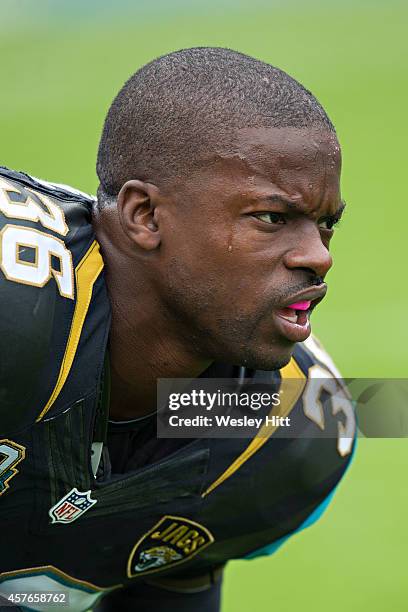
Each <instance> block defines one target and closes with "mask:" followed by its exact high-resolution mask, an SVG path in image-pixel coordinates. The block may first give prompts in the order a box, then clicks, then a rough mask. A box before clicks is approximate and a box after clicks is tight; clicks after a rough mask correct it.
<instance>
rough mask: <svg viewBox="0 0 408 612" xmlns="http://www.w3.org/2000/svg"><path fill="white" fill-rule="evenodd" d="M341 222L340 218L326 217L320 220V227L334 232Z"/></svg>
mask: <svg viewBox="0 0 408 612" xmlns="http://www.w3.org/2000/svg"><path fill="white" fill-rule="evenodd" d="M339 221H340V218H339V217H326V218H325V219H320V221H319V227H320V229H325V230H332V229H334V226H335V225H337V223H338V222H339Z"/></svg>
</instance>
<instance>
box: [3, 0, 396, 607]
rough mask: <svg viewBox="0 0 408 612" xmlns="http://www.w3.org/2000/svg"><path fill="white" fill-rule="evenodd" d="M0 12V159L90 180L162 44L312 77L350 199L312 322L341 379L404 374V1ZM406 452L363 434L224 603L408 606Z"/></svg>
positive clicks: (112, 5) (168, 0)
mask: <svg viewBox="0 0 408 612" xmlns="http://www.w3.org/2000/svg"><path fill="white" fill-rule="evenodd" d="M0 11H1V22H2V25H1V34H0V69H1V72H0V74H1V79H2V80H1V85H2V86H1V96H0V111H1V112H0V164H1V165H6V166H9V167H11V168H14V169H17V170H24V171H26V172H28V173H31V174H34V175H35V176H38V177H42V178H44V179H47V180H51V181H56V182H62V183H68V184H71V185H72V186H74V187H76V188H79V189H82V190H84V191H88V192H92V193H95V190H96V187H97V178H96V174H95V159H96V150H97V145H98V140H99V135H100V132H101V128H102V123H103V119H104V116H105V113H106V111H107V109H108V106H109V104H110V102H111V101H112V98H113V97H114V95H115V94H116V93H117V91H118V90H119V88H120V87H121V86H122V84H123V83H124V81H125V80H126V79H127V78H128V77H129V76H130V75H131V74H132V73H133V72H134V71H135V70H137V69H138V68H139V67H140V66H141V65H143V64H144V63H146V62H147V61H150V60H151V59H153V58H155V57H157V56H159V55H162V54H164V53H167V52H169V51H174V50H176V49H180V48H183V47H190V46H223V47H230V48H233V49H236V50H239V51H242V52H244V53H248V54H250V55H253V56H255V57H258V58H260V59H262V60H264V61H267V62H269V63H271V64H273V65H276V66H278V67H280V68H282V69H284V70H285V71H287V72H288V73H289V74H291V75H292V76H294V77H295V78H296V79H298V80H299V81H300V82H301V83H302V84H304V85H305V86H306V87H307V88H308V89H310V90H311V91H312V92H313V93H314V94H315V95H316V97H317V98H318V99H319V100H320V102H321V103H322V104H323V106H324V107H325V109H326V110H327V111H328V114H329V116H330V117H331V119H332V121H333V122H334V124H335V126H336V128H337V131H338V135H339V139H340V142H341V144H342V149H343V181H342V187H343V197H344V198H345V200H346V202H347V203H348V209H347V213H346V215H345V217H344V221H342V223H341V226H340V228H339V230H338V232H337V234H336V236H335V238H334V240H333V252H334V257H335V266H334V268H333V270H332V272H331V273H330V276H329V278H328V281H329V293H328V297H327V298H326V300H325V302H324V305H322V306H321V307H320V309H318V312H317V313H316V314H315V315H314V331H315V332H316V333H317V335H318V337H320V339H321V340H322V342H323V344H324V345H325V346H326V348H328V349H329V351H330V353H331V354H332V355H333V357H334V359H335V360H336V362H337V364H338V365H339V367H340V369H341V371H342V372H343V374H344V376H348V377H371V378H374V377H381V378H385V377H388V378H397V377H404V376H405V377H406V376H407V369H408V368H407V365H408V358H407V355H406V347H407V340H408V331H407V329H408V326H406V325H405V320H406V313H407V309H406V305H407V300H408V291H407V272H406V265H407V257H406V252H405V246H406V242H407V239H406V231H407V227H408V207H407V203H406V199H407V198H406V194H405V189H406V165H407V154H406V149H407V121H406V107H407V91H408V83H407V58H408V43H407V35H406V32H407V29H406V26H407V17H408V7H407V5H406V3H403V2H402V1H401V2H398V1H396V0H388V1H385V0H383V1H380V0H370V1H368V0H367V1H365V0H356V1H354V2H352V1H351V0H343V1H342V2H335V1H334V0H325V1H323V0H321V1H318V0H316V1H310V2H308V1H307V0H286V1H285V2H284V1H283V0H269V1H268V2H266V1H261V0H250V1H248V0H247V1H239V0H205V1H203V0H196V1H194V0H189V1H188V0H150V3H149V4H147V3H145V2H142V1H139V0H134V1H133V2H132V1H130V0H128V1H125V0H116V1H115V2H108V1H107V0H87V2H83V1H82V0H69V1H68V0H64V1H63V0H52V1H51V0H49V1H45V0H0ZM384 410H385V411H386V410H387V406H386V405H384ZM407 463H408V445H407V441H406V439H394V440H392V439H388V440H380V439H361V440H360V441H359V448H358V450H357V455H356V458H355V461H354V464H353V465H352V467H351V468H350V470H349V472H348V474H347V476H346V478H345V480H344V482H343V483H342V484H341V486H340V488H339V490H338V493H337V496H336V498H335V501H334V503H333V505H332V507H330V508H329V510H328V511H327V513H326V514H325V515H324V517H323V518H322V519H321V521H319V523H317V525H315V526H314V527H312V528H311V529H309V530H306V531H304V532H302V533H301V534H299V535H297V536H296V537H294V538H292V539H291V540H290V542H289V543H288V544H287V545H286V546H285V547H283V548H282V549H281V550H280V551H279V552H278V553H277V554H276V555H275V556H273V557H270V558H263V559H260V560H256V561H235V562H232V563H230V565H229V567H228V570H227V572H226V581H225V588H224V598H223V608H222V610H223V612H242V611H246V610H256V611H259V612H264V611H269V610H271V611H274V612H286V611H289V612H292V611H295V610H296V611H297V610H304V611H305V612H309V611H310V612H327V610H330V612H340V611H343V610H344V609H345V608H347V609H349V610H353V611H354V610H355V611H366V610H367V611H369V612H377V611H378V612H380V611H381V612H383V610H384V609H385V608H386V607H387V608H389V609H390V610H393V612H403V611H404V612H406V610H407V609H408V603H407V600H408V576H407V574H408V570H407V564H406V554H405V553H406V551H407V549H408V529H407V526H406V522H407V516H408V489H407V484H406V480H407V478H406V466H407ZM231 511H233V509H231Z"/></svg>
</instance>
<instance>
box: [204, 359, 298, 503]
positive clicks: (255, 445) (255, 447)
mask: <svg viewBox="0 0 408 612" xmlns="http://www.w3.org/2000/svg"><path fill="white" fill-rule="evenodd" d="M280 374H281V377H282V382H281V386H280V390H279V394H282V395H283V397H282V401H281V403H280V405H279V407H278V412H277V414H276V415H275V416H278V417H286V416H288V415H289V414H290V413H291V411H292V410H293V408H294V407H295V404H296V402H297V401H298V399H299V398H300V396H301V395H302V393H303V389H304V388H305V385H306V376H305V374H304V373H303V372H302V370H301V369H300V367H299V366H298V364H297V363H296V361H295V359H294V358H293V357H292V359H291V360H290V362H289V363H288V365H286V366H285V367H284V368H282V369H281V370H280ZM294 379H296V380H298V381H299V382H298V384H294ZM272 411H273V409H272ZM272 411H271V412H270V413H269V416H271V415H272ZM278 427H279V425H273V426H269V425H265V424H264V425H263V426H262V427H261V429H260V430H259V432H258V433H257V435H256V436H255V438H254V439H253V440H251V442H250V444H249V445H248V446H247V448H246V449H245V450H244V452H243V453H241V454H240V455H239V457H237V458H236V459H235V461H233V462H232V463H231V465H230V466H229V467H228V468H227V469H226V470H225V472H223V473H222V474H221V475H220V476H219V477H218V478H217V480H215V481H214V482H213V483H212V484H211V485H210V486H209V487H208V488H207V489H206V490H205V491H204V493H202V497H205V496H206V495H208V494H209V493H211V492H212V491H214V489H215V488H216V487H218V486H219V485H220V484H222V483H223V482H225V481H226V480H227V479H228V478H229V477H230V476H232V475H233V474H234V473H235V472H236V471H237V470H239V468H240V467H241V466H242V465H243V464H244V463H245V462H246V461H248V459H250V458H251V457H252V456H253V455H254V454H255V453H256V452H258V451H259V449H260V448H262V446H263V445H264V444H265V443H266V442H267V441H268V440H269V438H270V437H271V436H272V435H273V434H274V433H275V431H276V430H277V429H278Z"/></svg>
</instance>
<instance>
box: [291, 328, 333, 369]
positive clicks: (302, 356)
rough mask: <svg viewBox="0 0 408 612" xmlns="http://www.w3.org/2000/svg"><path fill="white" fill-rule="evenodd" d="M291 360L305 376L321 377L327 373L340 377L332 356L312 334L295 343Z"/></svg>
mask: <svg viewBox="0 0 408 612" xmlns="http://www.w3.org/2000/svg"><path fill="white" fill-rule="evenodd" d="M293 361H294V363H295V364H296V366H297V367H298V368H300V370H301V371H302V372H303V374H305V375H306V376H307V377H310V376H314V377H316V378H319V377H321V378H323V377H325V376H327V375H329V376H331V377H333V378H337V379H341V374H340V372H339V370H338V368H337V366H336V364H335V362H334V360H333V358H332V357H331V355H330V354H329V353H328V351H327V350H326V349H325V348H324V346H323V345H322V343H321V342H320V340H318V338H316V336H314V335H311V336H309V338H308V339H307V340H305V342H301V343H298V344H297V345H296V348H295V350H294V353H293Z"/></svg>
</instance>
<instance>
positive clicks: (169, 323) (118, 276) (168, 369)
mask: <svg viewBox="0 0 408 612" xmlns="http://www.w3.org/2000/svg"><path fill="white" fill-rule="evenodd" d="M96 233H97V238H98V241H99V242H100V244H101V248H102V252H103V256H104V261H105V266H106V270H105V278H106V284H107V288H108V293H109V295H110V301H111V308H112V325H111V330H110V336H109V357H110V363H111V400H110V417H111V418H112V419H114V420H128V419H135V418H137V417H140V416H144V415H146V414H149V413H151V412H153V411H154V410H156V384H157V379H158V378H194V377H196V376H198V375H199V374H201V373H202V372H203V371H204V370H205V369H206V368H208V366H209V365H210V363H211V360H209V359H205V358H204V357H203V356H202V355H200V354H198V353H196V352H194V350H193V349H192V348H191V343H190V342H188V338H189V337H191V334H189V333H188V330H186V329H183V324H182V322H181V321H178V320H176V319H175V317H172V316H171V314H170V313H169V312H168V310H167V309H166V307H165V305H164V304H163V303H162V302H161V301H160V299H159V298H158V296H157V291H155V289H154V287H153V286H152V285H151V284H150V283H149V282H148V281H147V280H146V279H145V278H143V274H142V272H143V266H141V270H140V271H141V274H140V276H139V279H138V275H137V272H136V270H137V263H136V262H135V260H134V259H133V261H132V260H131V261H129V256H128V254H126V253H121V252H119V251H118V250H117V249H116V248H115V247H114V245H113V244H112V242H111V241H110V240H109V237H108V236H106V235H104V234H103V232H102V231H100V230H99V229H98V227H97V228H96ZM129 263H130V264H131V265H129ZM130 277H132V282H131V283H129V282H128V279H129V278H130Z"/></svg>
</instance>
